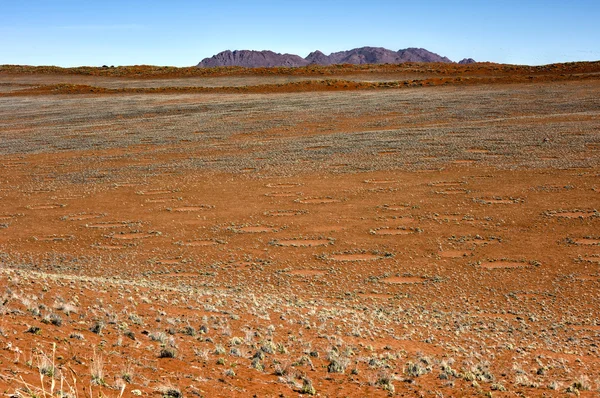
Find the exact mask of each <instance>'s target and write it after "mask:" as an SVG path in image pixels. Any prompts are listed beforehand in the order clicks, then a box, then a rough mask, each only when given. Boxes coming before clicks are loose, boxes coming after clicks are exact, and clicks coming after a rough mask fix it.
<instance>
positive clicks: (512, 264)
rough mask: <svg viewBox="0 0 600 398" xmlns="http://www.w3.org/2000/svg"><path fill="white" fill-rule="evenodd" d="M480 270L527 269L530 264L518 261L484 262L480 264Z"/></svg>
mask: <svg viewBox="0 0 600 398" xmlns="http://www.w3.org/2000/svg"><path fill="white" fill-rule="evenodd" d="M480 266H481V267H482V268H487V269H499V268H507V269H510V268H528V267H531V265H530V264H528V263H524V262H519V261H484V262H482V263H481V264H480Z"/></svg>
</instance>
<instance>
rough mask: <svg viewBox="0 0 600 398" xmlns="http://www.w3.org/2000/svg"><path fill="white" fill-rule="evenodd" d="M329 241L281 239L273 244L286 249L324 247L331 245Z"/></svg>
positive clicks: (331, 241)
mask: <svg viewBox="0 0 600 398" xmlns="http://www.w3.org/2000/svg"><path fill="white" fill-rule="evenodd" d="M332 243H333V240H331V239H282V240H278V241H276V242H275V244H276V245H278V246H288V247H314V246H326V245H329V244H332Z"/></svg>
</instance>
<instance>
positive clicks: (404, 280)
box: [381, 276, 425, 284]
mask: <svg viewBox="0 0 600 398" xmlns="http://www.w3.org/2000/svg"><path fill="white" fill-rule="evenodd" d="M381 281H382V282H384V283H393V284H408V283H423V282H425V278H421V277H419V276H390V277H389V278H385V279H382V280H381Z"/></svg>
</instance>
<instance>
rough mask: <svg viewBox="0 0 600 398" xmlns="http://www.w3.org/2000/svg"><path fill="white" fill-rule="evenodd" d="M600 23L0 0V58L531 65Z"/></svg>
mask: <svg viewBox="0 0 600 398" xmlns="http://www.w3.org/2000/svg"><path fill="white" fill-rule="evenodd" d="M599 26H600V0H571V1H569V0H545V1H542V0H537V1H535V0H520V1H514V0H479V1H476V0H471V1H468V0H464V1H460V0H456V1H450V0H448V1H442V0H439V1H435V0H429V1H428V0H410V1H404V0H395V1H394V0H364V1H354V0H329V1H328V0H320V1H318V0H288V1H286V0H280V1H273V0H248V1H242V0H226V1H219V0H212V1H202V0H195V1H183V0H163V1H154V0H133V1H127V0H95V1H92V0H0V64H29V65H60V66H79V65H91V66H101V65H103V64H107V65H134V64H153V65H174V66H190V65H195V64H197V63H198V62H199V61H201V60H202V59H203V58H205V57H209V56H212V55H214V54H216V53H218V52H220V51H223V50H227V49H230V50H236V49H237V50H241V49H249V50H265V49H269V50H273V51H276V52H282V53H283V52H288V53H294V54H298V55H301V56H303V57H305V56H306V55H308V53H309V52H311V51H313V50H317V49H318V50H321V51H323V52H324V53H326V54H329V53H330V52H333V51H341V50H348V49H351V48H354V47H362V46H377V47H386V48H389V49H392V50H399V49H402V48H407V47H422V48H426V49H428V50H430V51H433V52H436V53H438V54H440V55H444V56H447V57H448V58H450V59H452V60H454V61H459V60H460V59H462V58H466V57H471V58H474V59H476V60H478V61H493V62H501V63H516V64H530V65H539V64H547V63H553V62H567V61H589V60H599V59H600V28H599Z"/></svg>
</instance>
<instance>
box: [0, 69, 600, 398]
mask: <svg viewBox="0 0 600 398" xmlns="http://www.w3.org/2000/svg"><path fill="white" fill-rule="evenodd" d="M0 121H1V122H0V287H1V293H0V294H1V296H2V300H1V301H0V314H1V317H0V388H1V390H2V391H3V392H4V394H5V395H6V396H13V397H16V396H21V397H49V396H50V395H55V396H62V397H71V398H84V397H85V398H96V397H101V396H102V397H120V396H123V397H133V396H144V397H161V396H165V397H169V398H179V397H181V396H184V397H231V396H239V397H250V396H259V397H280V396H282V397H292V396H294V397H296V396H298V395H317V396H323V397H334V396H353V397H354V396H356V397H363V396H373V397H378V396H381V397H385V396H406V397H413V396H422V397H471V396H472V397H483V396H493V397H524V396H528V397H537V396H560V395H565V394H567V393H571V394H577V395H580V396H584V397H595V396H598V394H599V393H600V392H599V391H600V371H599V369H600V349H599V347H598V345H599V344H600V64H599V63H580V64H561V65H550V66H546V67H517V66H507V65H494V64H473V65H464V66H463V65H437V64H434V65H431V64H427V65H418V64H413V65H405V66H402V67H401V66H398V65H394V66H392V65H377V66H373V67H365V66H336V67H314V68H310V67H306V68H298V69H285V68H279V69H273V70H269V69H257V70H254V71H252V70H245V69H241V68H229V69H227V68H226V69H214V70H212V69H202V70H199V69H193V68H187V69H181V70H176V69H173V68H166V69H160V68H152V67H137V68H129V69H128V68H108V69H102V68H98V69H92V68H88V69H86V68H80V69H72V70H61V69H57V68H31V67H16V66H10V67H9V66H4V67H0Z"/></svg>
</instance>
